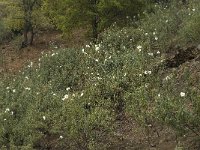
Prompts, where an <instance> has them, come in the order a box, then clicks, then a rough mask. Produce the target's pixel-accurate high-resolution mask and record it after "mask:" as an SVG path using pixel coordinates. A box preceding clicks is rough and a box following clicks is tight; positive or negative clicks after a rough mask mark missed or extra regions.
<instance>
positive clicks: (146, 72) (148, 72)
mask: <svg viewBox="0 0 200 150" xmlns="http://www.w3.org/2000/svg"><path fill="white" fill-rule="evenodd" d="M151 73H152V72H151V71H144V74H151Z"/></svg>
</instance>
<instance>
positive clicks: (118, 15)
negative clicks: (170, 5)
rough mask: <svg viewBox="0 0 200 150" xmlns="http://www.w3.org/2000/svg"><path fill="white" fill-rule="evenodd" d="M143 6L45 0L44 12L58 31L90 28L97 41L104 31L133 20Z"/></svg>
mask: <svg viewBox="0 0 200 150" xmlns="http://www.w3.org/2000/svg"><path fill="white" fill-rule="evenodd" d="M143 6H144V1H143V0H126V1H125V2H124V0H65V1H63V0H45V5H44V10H45V12H46V14H48V16H49V17H50V18H51V20H52V21H53V22H54V23H55V24H56V26H57V28H58V29H61V30H62V31H70V30H71V29H72V28H76V27H85V26H86V27H90V29H91V31H92V38H93V39H94V40H95V39H97V37H98V34H99V32H100V31H101V30H102V29H105V28H106V27H109V26H110V25H111V24H113V23H114V22H119V23H122V22H124V21H125V20H126V18H127V16H129V17H130V18H133V17H134V16H136V15H137V14H138V13H140V12H142V10H143Z"/></svg>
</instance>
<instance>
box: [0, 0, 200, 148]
mask: <svg viewBox="0 0 200 150" xmlns="http://www.w3.org/2000/svg"><path fill="white" fill-rule="evenodd" d="M82 2H83V3H84V2H85V1H82ZM116 2H117V1H116ZM195 2H196V1H194V3H191V4H195ZM63 3H65V2H63ZM46 4H49V3H46ZM56 4H57V5H58V6H59V3H56V2H55V5H56ZM81 4H82V3H81ZM113 4H115V5H116V7H119V8H120V9H121V7H122V6H121V5H119V3H114V1H113ZM113 4H112V5H113ZM77 5H79V4H77ZM77 5H76V6H77ZM52 6H53V5H52ZM196 7H197V5H196ZM48 8H49V6H48ZM190 9H193V7H192V8H190ZM190 9H188V8H185V6H184V5H178V6H177V3H173V4H172V5H169V6H168V7H167V8H164V7H163V6H159V5H156V6H155V10H154V14H149V15H146V18H145V19H143V20H140V22H137V23H138V28H135V27H124V28H123V29H120V28H119V27H116V26H115V25H113V26H111V27H110V28H109V29H108V30H106V31H105V32H103V33H101V34H100V37H99V39H98V42H97V44H90V45H86V46H85V47H83V48H82V49H72V48H70V49H60V50H55V51H52V52H49V53H47V54H43V56H42V58H41V59H39V62H38V64H33V63H30V64H29V65H28V66H27V67H26V68H25V69H24V70H23V71H22V72H20V73H19V75H17V76H16V77H7V78H5V79H4V80H1V81H0V83H1V84H0V93H2V94H1V95H0V107H1V112H0V114H1V115H0V120H1V123H0V126H1V128H0V145H1V146H2V148H3V147H7V148H8V147H9V146H10V147H18V148H27V149H28V148H30V147H31V148H32V147H37V148H38V149H47V147H49V145H48V142H46V143H45V141H49V139H51V140H52V142H53V143H55V145H54V146H53V148H55V147H57V148H58V149H109V145H110V144H111V143H110V142H112V141H110V137H112V136H113V129H114V125H115V120H116V119H121V118H123V117H126V116H127V115H128V116H132V117H133V118H134V120H135V121H137V122H138V123H140V125H141V126H144V127H148V126H150V125H152V124H154V123H159V124H162V125H167V126H170V127H171V128H173V129H174V130H175V131H177V132H179V133H184V134H185V133H188V132H193V133H195V134H197V135H198V132H199V123H200V118H199V110H200V103H199V99H200V97H199V95H200V94H199V91H198V89H197V88H194V87H193V86H190V85H191V83H190V80H188V79H190V78H189V71H190V70H187V69H184V72H183V73H182V74H183V76H182V80H183V81H184V84H183V85H181V84H180V83H178V82H179V80H178V79H179V75H180V74H179V72H176V71H174V72H171V73H170V74H168V72H166V73H163V67H162V66H163V65H164V64H163V61H164V59H165V58H164V53H165V52H166V50H167V49H168V48H169V47H170V46H173V44H174V42H177V43H182V44H183V45H184V43H183V41H184V40H183V39H186V41H185V42H187V40H188V37H186V36H185V35H187V36H188V32H185V31H189V27H188V25H189V26H190V25H191V24H192V27H195V26H196V24H198V23H196V20H195V18H196V17H198V16H199V15H198V14H199V9H196V8H195V11H193V12H194V14H193V16H192V17H190V16H189V15H188V11H189V10H190ZM70 11H71V10H70ZM73 11H74V10H73ZM114 12H115V11H114ZM49 13H50V15H52V16H54V15H55V14H52V13H54V11H52V12H49ZM55 13H58V12H57V11H55ZM59 13H60V12H59ZM64 14H65V13H64ZM73 14H74V13H73ZM177 14H178V15H177ZM56 15H57V14H56ZM60 17H61V16H60ZM60 19H61V20H62V19H63V18H62V17H61V18H60ZM188 19H189V21H188ZM61 20H59V21H61ZM62 21H63V20H62ZM62 21H61V22H62ZM193 25H194V26H193ZM196 30H198V29H197V28H194V30H192V29H190V31H191V32H192V33H194V34H192V37H195V38H194V39H196V40H197V37H198V36H196V35H197V34H198V32H197V33H196V32H194V31H196ZM181 33H184V34H181ZM195 34H196V35H195ZM190 39H191V38H190ZM195 42H196V41H195ZM105 139H106V140H105Z"/></svg>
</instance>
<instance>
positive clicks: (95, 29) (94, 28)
mask: <svg viewBox="0 0 200 150" xmlns="http://www.w3.org/2000/svg"><path fill="white" fill-rule="evenodd" d="M92 38H93V40H94V42H95V43H96V42H97V38H98V20H97V16H95V17H94V19H93V21H92Z"/></svg>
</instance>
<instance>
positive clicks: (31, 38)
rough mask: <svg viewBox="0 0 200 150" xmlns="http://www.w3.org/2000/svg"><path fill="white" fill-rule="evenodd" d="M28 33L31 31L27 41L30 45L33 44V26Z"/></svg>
mask: <svg viewBox="0 0 200 150" xmlns="http://www.w3.org/2000/svg"><path fill="white" fill-rule="evenodd" d="M30 33H31V37H30V42H29V44H30V45H33V38H34V32H33V28H32V27H31V30H30Z"/></svg>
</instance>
